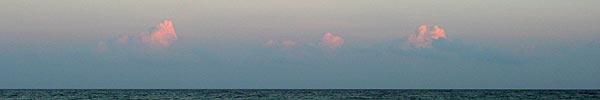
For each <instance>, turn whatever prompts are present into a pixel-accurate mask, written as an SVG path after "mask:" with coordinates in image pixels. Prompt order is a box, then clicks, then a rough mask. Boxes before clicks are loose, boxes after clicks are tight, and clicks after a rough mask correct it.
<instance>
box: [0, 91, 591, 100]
mask: <svg viewBox="0 0 600 100" xmlns="http://www.w3.org/2000/svg"><path fill="white" fill-rule="evenodd" d="M0 99H544V100H547V99H586V100H599V99H600V90H451V89H449V90H403V89H400V90H393V89H389V90H388V89H385V90H378V89H39V90H38V89H34V90H31V89H4V90H0Z"/></svg>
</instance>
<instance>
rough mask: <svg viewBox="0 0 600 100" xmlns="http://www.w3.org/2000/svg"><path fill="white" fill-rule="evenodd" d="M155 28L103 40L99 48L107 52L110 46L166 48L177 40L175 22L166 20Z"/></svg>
mask: <svg viewBox="0 0 600 100" xmlns="http://www.w3.org/2000/svg"><path fill="white" fill-rule="evenodd" d="M154 29H155V30H153V31H151V32H144V33H142V34H139V35H123V36H119V37H117V38H116V39H114V40H112V41H101V42H100V43H98V50H99V51H102V52H105V51H107V50H108V49H109V48H115V47H116V48H140V47H141V48H144V49H146V48H150V49H164V48H168V47H170V46H171V44H172V43H173V42H174V41H175V40H177V33H175V29H174V28H173V22H172V21H170V20H164V21H163V22H162V23H160V24H158V25H156V27H155V28H154Z"/></svg>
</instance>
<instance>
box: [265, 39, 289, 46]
mask: <svg viewBox="0 0 600 100" xmlns="http://www.w3.org/2000/svg"><path fill="white" fill-rule="evenodd" d="M296 44H297V42H296V41H294V40H282V41H276V40H272V39H270V40H267V41H266V42H265V43H264V44H263V45H264V46H281V47H293V46H296Z"/></svg>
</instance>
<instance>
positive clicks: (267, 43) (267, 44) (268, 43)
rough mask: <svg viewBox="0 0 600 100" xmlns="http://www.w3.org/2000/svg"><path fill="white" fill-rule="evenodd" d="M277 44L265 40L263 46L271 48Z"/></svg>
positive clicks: (273, 41)
mask: <svg viewBox="0 0 600 100" xmlns="http://www.w3.org/2000/svg"><path fill="white" fill-rule="evenodd" d="M276 44H277V43H276V42H275V40H267V41H266V42H265V43H264V44H263V45H264V46H273V45H276Z"/></svg>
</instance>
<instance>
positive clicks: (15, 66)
mask: <svg viewBox="0 0 600 100" xmlns="http://www.w3.org/2000/svg"><path fill="white" fill-rule="evenodd" d="M596 4H600V1H598V0H578V1H568V0H498V1H481V0H445V1H439V0H377V1H368V0H302V1H295V0H260V1H250V0H173V1H159V0H149V1H148V0H144V1H142V0H126V1H123V0H94V1H91V0H45V1H40V0H2V1H0V14H1V16H2V17H0V88H9V89H55V88H60V89H598V88H600V80H599V79H598V77H597V76H600V62H599V61H600V52H598V51H600V28H598V27H597V26H600V20H599V19H598V18H600V10H599V9H600V8H599V7H598V6H596Z"/></svg>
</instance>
